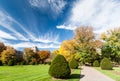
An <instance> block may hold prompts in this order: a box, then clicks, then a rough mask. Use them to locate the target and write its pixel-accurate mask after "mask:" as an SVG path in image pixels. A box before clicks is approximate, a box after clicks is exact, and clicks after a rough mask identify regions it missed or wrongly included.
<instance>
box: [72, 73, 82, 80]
mask: <svg viewBox="0 0 120 81" xmlns="http://www.w3.org/2000/svg"><path fill="white" fill-rule="evenodd" d="M83 77H84V75H80V74H72V75H71V76H70V79H80V78H83Z"/></svg>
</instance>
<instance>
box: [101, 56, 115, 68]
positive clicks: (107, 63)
mask: <svg viewBox="0 0 120 81" xmlns="http://www.w3.org/2000/svg"><path fill="white" fill-rule="evenodd" d="M100 66H101V69H103V70H112V68H113V66H112V63H111V61H110V60H109V59H108V58H103V59H102V61H101V63H100Z"/></svg>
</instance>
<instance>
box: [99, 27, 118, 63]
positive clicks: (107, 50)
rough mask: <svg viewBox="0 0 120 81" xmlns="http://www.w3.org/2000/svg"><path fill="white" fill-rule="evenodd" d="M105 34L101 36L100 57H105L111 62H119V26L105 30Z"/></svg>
mask: <svg viewBox="0 0 120 81" xmlns="http://www.w3.org/2000/svg"><path fill="white" fill-rule="evenodd" d="M105 36H106V37H105V38H103V37H102V39H103V41H104V44H103V46H102V49H101V52H102V57H103V58H104V57H107V58H109V59H111V61H113V62H116V63H120V28H114V29H112V30H109V31H107V32H106V34H105Z"/></svg>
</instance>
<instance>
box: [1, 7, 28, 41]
mask: <svg viewBox="0 0 120 81" xmlns="http://www.w3.org/2000/svg"><path fill="white" fill-rule="evenodd" d="M14 23H15V20H14V19H13V18H12V17H11V16H10V15H9V14H8V13H7V12H6V11H4V10H3V9H1V10H0V26H2V27H4V28H6V29H8V30H9V31H11V32H13V33H14V35H15V36H16V38H19V40H28V39H27V38H26V37H24V36H23V35H22V34H21V33H19V32H18V31H16V30H15V29H14V28H13V27H12V26H13V24H14ZM0 35H2V34H0Z"/></svg>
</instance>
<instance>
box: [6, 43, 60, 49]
mask: <svg viewBox="0 0 120 81" xmlns="http://www.w3.org/2000/svg"><path fill="white" fill-rule="evenodd" d="M5 44H6V45H10V46H13V47H14V48H16V49H19V48H26V47H33V46H37V47H38V48H59V46H60V45H59V44H41V43H32V42H22V43H17V44H11V43H5Z"/></svg>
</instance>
